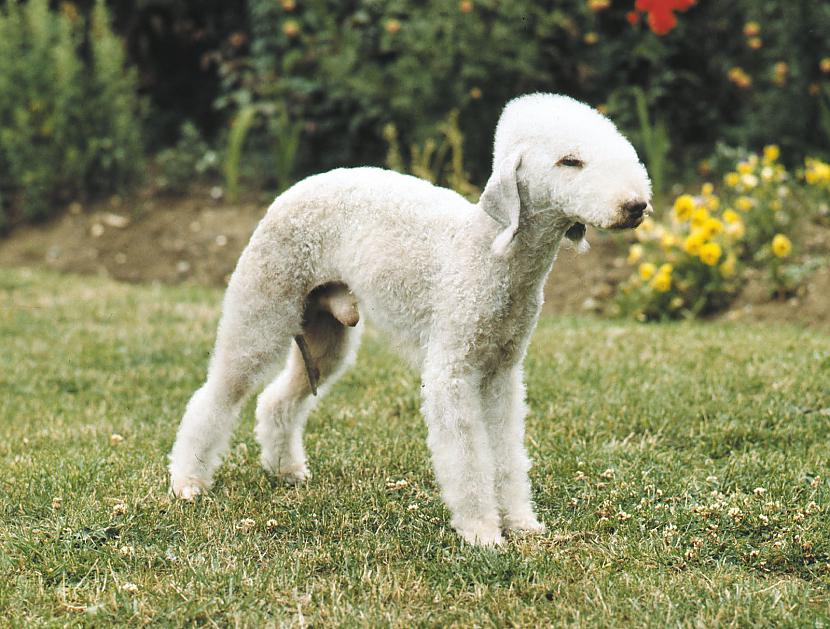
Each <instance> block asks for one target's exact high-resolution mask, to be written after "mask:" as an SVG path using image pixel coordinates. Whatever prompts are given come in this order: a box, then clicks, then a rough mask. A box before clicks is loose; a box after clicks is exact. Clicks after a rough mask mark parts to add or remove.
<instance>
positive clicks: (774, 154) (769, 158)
mask: <svg viewBox="0 0 830 629" xmlns="http://www.w3.org/2000/svg"><path fill="white" fill-rule="evenodd" d="M780 156H781V149H779V148H778V145H777V144H768V145H767V146H765V147H764V161H765V162H766V163H767V164H771V163H772V162H774V161H777V160H778V158H779V157H780Z"/></svg>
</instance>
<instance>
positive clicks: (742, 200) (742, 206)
mask: <svg viewBox="0 0 830 629" xmlns="http://www.w3.org/2000/svg"><path fill="white" fill-rule="evenodd" d="M754 205H755V201H753V200H752V199H750V198H749V197H738V198H737V199H736V200H735V207H736V208H738V209H739V210H740V211H741V212H749V210H751V209H752V207H753V206H754Z"/></svg>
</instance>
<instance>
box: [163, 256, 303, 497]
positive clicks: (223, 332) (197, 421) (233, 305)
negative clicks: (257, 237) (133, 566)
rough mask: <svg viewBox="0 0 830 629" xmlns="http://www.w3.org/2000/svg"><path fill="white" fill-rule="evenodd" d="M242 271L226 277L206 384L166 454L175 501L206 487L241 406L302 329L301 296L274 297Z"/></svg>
mask: <svg viewBox="0 0 830 629" xmlns="http://www.w3.org/2000/svg"><path fill="white" fill-rule="evenodd" d="M246 271H247V272H245V273H239V272H237V273H235V274H234V277H233V278H232V279H231V283H230V285H229V287H228V290H227V293H226V295H225V302H224V305H223V311H222V320H221V322H220V324H219V331H218V333H217V337H216V346H215V348H214V352H213V356H212V358H211V362H210V367H209V369H208V377H207V380H206V381H205V384H204V385H203V386H202V387H201V388H200V389H199V390H197V391H196V393H194V394H193V397H192V398H191V399H190V402H188V404H187V409H186V410H185V414H184V417H183V418H182V422H181V425H180V426H179V431H178V434H177V436H176V442H175V444H174V445H173V450H172V452H171V453H170V480H171V489H172V490H173V493H174V494H175V495H177V496H179V497H180V498H185V499H191V498H193V497H195V496H196V495H198V494H200V493H202V492H203V491H204V490H206V489H208V488H209V487H210V486H211V484H212V481H213V473H214V472H215V470H216V468H217V467H218V466H219V464H220V462H221V460H222V456H223V455H224V454H225V452H226V450H227V448H228V445H229V443H230V439H231V435H232V433H233V428H234V426H235V424H236V420H237V418H238V416H239V411H240V408H241V406H242V404H243V403H244V401H245V399H246V398H247V396H248V394H250V393H251V392H252V391H253V390H254V389H255V388H256V387H257V386H259V385H261V384H262V383H263V382H265V381H266V380H267V378H268V376H269V374H270V373H271V372H272V370H273V368H274V367H275V366H276V365H277V364H279V361H280V359H281V358H282V357H284V356H285V354H286V352H287V351H288V348H289V344H290V343H291V342H292V340H291V339H292V337H293V336H294V334H296V333H297V332H299V331H300V329H301V322H302V311H303V300H302V298H296V299H295V300H294V301H292V300H291V298H290V296H289V295H288V294H274V291H273V290H269V287H268V285H267V284H266V283H265V282H263V281H261V278H260V276H258V275H256V274H255V273H252V272H250V268H249V269H246Z"/></svg>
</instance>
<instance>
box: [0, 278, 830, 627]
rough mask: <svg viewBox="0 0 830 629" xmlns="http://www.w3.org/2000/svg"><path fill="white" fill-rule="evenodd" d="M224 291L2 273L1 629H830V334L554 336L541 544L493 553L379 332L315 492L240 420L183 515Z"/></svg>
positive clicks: (316, 452) (322, 449)
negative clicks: (471, 527) (196, 407)
mask: <svg viewBox="0 0 830 629" xmlns="http://www.w3.org/2000/svg"><path fill="white" fill-rule="evenodd" d="M220 297H221V295H220V293H219V292H218V291H214V290H208V289H197V288H163V287H134V286H126V285H121V284H116V283H112V282H109V281H106V280H99V279H79V278H72V277H63V276H57V275H49V274H41V273H34V272H27V271H8V270H0V613H2V616H0V618H2V620H0V625H2V624H9V625H12V626H32V625H65V624H73V625H74V624H88V625H90V626H93V625H94V626H101V625H106V624H110V623H112V624H125V623H130V624H144V623H157V624H161V625H170V624H175V625H179V624H197V623H198V624H211V625H220V626H228V625H241V626H262V625H267V624H271V625H277V626H280V625H304V624H308V625H314V626H326V625H329V626H330V625H344V626H366V625H371V626H379V625H380V626H384V625H397V626H401V627H409V626H413V625H416V626H439V625H440V626H445V625H451V624H455V625H457V626H465V627H466V626H473V625H478V626H510V625H513V626H544V625H548V624H555V625H561V624H566V625H580V626H604V627H608V626H653V627H664V626H675V625H682V626H715V625H723V626H729V625H732V626H759V625H769V626H772V625H774V626H785V625H790V626H821V624H822V623H824V626H826V623H828V622H830V611H828V610H830V569H828V560H829V559H830V524H828V521H827V513H828V504H829V499H830V485H828V482H827V478H828V477H830V470H828V460H829V459H830V448H829V447H828V436H830V430H829V429H828V426H830V398H829V397H828V383H830V337H827V336H822V335H820V334H817V333H816V332H813V331H804V330H799V329H797V328H791V327H785V326H766V327H761V326H752V325H747V324H740V325H737V324H731V325H730V324H725V323H724V324H721V323H718V324H705V325H702V324H674V325H649V326H641V325H635V324H628V323H617V322H611V323H609V322H603V321H595V320H581V319H560V320H554V319H548V320H543V321H542V323H541V325H540V328H539V330H538V331H537V333H536V336H535V338H534V340H533V344H532V346H531V352H530V356H529V359H528V363H527V372H528V381H529V382H528V384H529V404H530V409H531V410H530V416H529V418H528V446H529V449H530V452H531V455H532V457H533V459H534V461H535V466H534V468H533V470H532V472H531V474H532V478H533V481H534V488H535V499H536V502H537V504H538V507H539V511H540V515H541V517H542V518H543V519H544V520H545V521H546V523H547V525H548V528H549V532H548V533H547V534H546V535H543V536H541V537H537V538H526V539H512V540H510V541H509V542H508V543H507V544H506V545H505V546H504V547H503V548H501V549H499V550H496V551H487V550H480V549H475V548H470V547H468V546H465V545H464V544H462V543H461V542H460V541H459V539H458V538H457V537H456V536H455V535H454V534H453V532H452V531H451V530H450V529H449V528H448V525H447V520H448V517H447V513H446V510H445V509H444V507H443V506H442V504H441V502H440V500H439V498H438V493H437V491H436V488H435V483H434V481H433V477H432V473H431V471H430V467H429V464H428V455H427V452H426V448H425V445H424V435H425V429H424V426H423V425H422V421H421V419H420V416H419V412H418V406H419V400H418V390H419V387H418V383H417V377H416V375H414V374H412V373H411V372H409V371H408V370H407V369H405V368H404V367H403V366H402V365H401V364H400V363H399V362H398V361H397V359H395V358H394V357H393V356H392V355H391V354H389V353H388V351H387V349H386V345H385V344H384V342H383V340H382V339H379V338H377V337H376V336H375V335H374V334H372V333H371V331H370V333H369V334H368V335H367V337H368V338H367V340H366V342H365V343H364V347H363V349H362V353H361V356H360V358H359V361H358V368H357V369H355V370H353V371H352V372H350V374H349V375H347V376H346V377H345V378H344V380H343V381H342V382H341V383H340V384H339V385H338V386H337V387H336V388H335V390H334V391H333V392H332V394H331V395H330V396H329V397H328V398H326V399H325V401H324V402H323V403H322V404H321V405H320V407H319V408H318V410H317V411H316V412H315V414H314V415H313V416H312V419H311V421H310V425H309V432H308V439H307V445H308V451H309V457H310V460H311V464H312V468H313V471H314V474H315V476H314V479H313V481H312V482H311V483H310V484H309V485H308V486H307V487H302V488H288V487H283V486H281V485H277V484H274V483H272V482H271V481H270V480H269V479H268V477H267V476H266V475H265V474H264V473H263V472H262V471H261V470H260V468H259V467H258V464H257V457H258V448H257V446H256V444H255V442H254V440H253V437H252V431H251V426H252V421H253V420H252V412H251V407H250V405H249V407H248V408H247V409H246V411H245V413H244V415H243V421H242V424H243V425H242V426H241V430H239V432H238V435H237V438H236V440H235V441H234V445H233V447H232V451H231V454H230V455H229V457H228V460H227V462H226V464H225V465H224V466H223V467H222V469H221V471H220V472H219V474H218V477H217V482H216V485H215V487H214V490H213V491H212V493H211V494H210V495H209V496H208V497H206V498H205V499H202V500H200V501H199V502H198V503H196V504H188V503H180V502H176V501H171V499H170V498H169V497H168V494H167V479H166V474H165V460H166V459H165V457H166V453H167V452H168V451H169V449H170V446H171V443H172V440H173V436H174V434H175V430H176V426H177V424H178V421H179V418H180V414H181V412H182V409H183V408H184V405H185V402H186V401H187V399H188V397H189V395H190V394H191V392H192V391H193V390H194V389H195V388H196V387H197V386H198V384H199V382H200V379H201V378H202V377H203V373H204V369H205V365H206V359H207V357H208V352H209V349H210V345H211V342H212V338H213V333H214V328H215V324H216V320H217V316H218V309H219V302H220ZM113 434H118V435H121V436H123V441H121V442H120V443H113V440H112V435H113ZM402 480H403V481H406V483H397V484H396V481H402ZM756 488H763V491H762V490H760V489H756ZM246 519H250V520H252V522H250V521H249V522H245V520H246Z"/></svg>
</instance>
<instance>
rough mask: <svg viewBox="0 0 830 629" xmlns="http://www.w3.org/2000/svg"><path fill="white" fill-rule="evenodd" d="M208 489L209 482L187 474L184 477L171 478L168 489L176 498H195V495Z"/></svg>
mask: <svg viewBox="0 0 830 629" xmlns="http://www.w3.org/2000/svg"><path fill="white" fill-rule="evenodd" d="M208 489H210V483H209V482H207V481H206V480H204V479H202V478H194V477H193V476H188V477H185V478H171V479H170V490H171V491H172V492H173V495H174V496H176V498H180V499H182V500H195V499H196V497H197V496H200V495H201V494H203V493H205V492H206V491H207V490H208Z"/></svg>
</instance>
